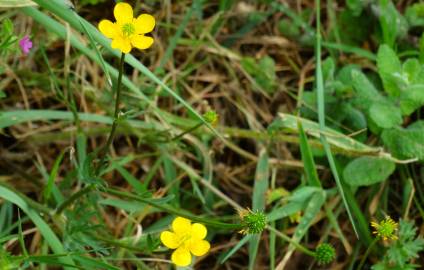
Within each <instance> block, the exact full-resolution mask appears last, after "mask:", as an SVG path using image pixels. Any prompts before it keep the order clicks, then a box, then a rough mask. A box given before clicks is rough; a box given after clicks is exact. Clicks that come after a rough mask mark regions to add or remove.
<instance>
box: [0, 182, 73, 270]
mask: <svg viewBox="0 0 424 270" xmlns="http://www.w3.org/2000/svg"><path fill="white" fill-rule="evenodd" d="M0 197H2V198H3V199H5V200H7V201H10V202H11V203H13V204H16V205H17V206H19V208H20V209H22V211H24V212H25V214H27V215H28V217H29V218H30V219H31V220H32V222H34V224H35V226H37V228H38V229H39V231H40V233H41V235H42V236H43V237H44V239H45V240H46V242H47V243H48V244H49V246H50V248H51V249H52V251H53V252H54V253H56V254H65V248H64V247H63V246H62V243H61V242H60V240H59V238H58V237H57V236H56V234H55V233H54V232H53V230H52V229H51V228H50V227H49V225H48V224H47V223H46V222H45V221H44V220H43V219H42V218H41V217H40V216H39V215H38V213H37V212H36V211H35V210H33V209H32V208H31V207H29V206H28V204H27V203H26V202H25V200H24V199H22V198H21V197H20V196H18V195H17V194H15V193H14V192H13V191H11V190H10V189H8V188H6V187H3V186H0ZM58 260H59V262H61V263H64V264H67V265H71V266H75V263H74V261H73V260H72V258H70V257H69V256H66V257H61V258H58ZM64 269H67V270H71V269H73V268H71V267H65V268H64Z"/></svg>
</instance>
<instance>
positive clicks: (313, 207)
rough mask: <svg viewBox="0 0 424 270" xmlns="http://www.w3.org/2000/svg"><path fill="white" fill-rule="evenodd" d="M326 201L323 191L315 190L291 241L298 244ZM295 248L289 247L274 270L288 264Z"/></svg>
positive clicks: (291, 245)
mask: <svg viewBox="0 0 424 270" xmlns="http://www.w3.org/2000/svg"><path fill="white" fill-rule="evenodd" d="M325 199H326V194H325V191H324V190H322V189H321V190H319V189H318V190H316V191H315V192H314V194H313V195H312V196H311V198H310V199H309V201H308V203H307V205H306V208H305V211H304V213H303V216H302V218H301V219H300V222H299V225H298V226H297V227H296V230H295V232H294V234H293V236H292V241H293V242H295V243H299V242H300V240H302V238H303V237H304V236H305V234H306V233H307V232H308V229H309V227H310V226H311V225H312V222H313V221H314V219H315V217H316V216H317V215H318V214H319V212H320V209H321V207H322V205H323V204H324V202H325ZM294 250H295V246H294V245H293V244H290V245H289V248H288V251H287V253H286V254H285V256H284V258H283V260H282V261H281V262H280V263H279V265H278V266H277V268H276V269H283V268H284V265H285V264H286V263H287V262H288V260H289V258H290V257H291V255H292V254H293V252H294Z"/></svg>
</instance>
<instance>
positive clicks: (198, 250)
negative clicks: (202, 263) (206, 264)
mask: <svg viewBox="0 0 424 270" xmlns="http://www.w3.org/2000/svg"><path fill="white" fill-rule="evenodd" d="M210 248H211V245H210V244H209V242H208V241H206V240H197V241H191V242H190V244H189V249H190V252H191V253H193V254H194V255H195V256H203V255H205V254H206V253H207V252H208V251H209V249H210Z"/></svg>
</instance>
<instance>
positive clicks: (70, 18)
mask: <svg viewBox="0 0 424 270" xmlns="http://www.w3.org/2000/svg"><path fill="white" fill-rule="evenodd" d="M34 2H36V3H37V4H39V5H40V6H41V7H43V8H45V9H46V10H48V11H50V12H52V13H54V14H55V15H56V16H58V17H60V18H62V19H63V20H65V21H66V22H67V23H69V25H70V26H72V27H73V28H74V29H75V30H77V31H80V32H83V29H82V25H81V21H82V22H84V24H85V27H86V30H87V31H88V32H89V33H90V34H91V36H92V38H93V39H94V40H95V41H96V42H98V43H99V44H100V45H102V46H103V47H104V48H105V49H106V50H107V51H109V52H110V53H111V54H112V55H114V56H115V57H118V58H119V57H120V52H119V51H118V50H114V49H112V47H110V40H109V39H107V38H106V37H105V36H103V35H102V34H101V33H100V32H99V31H98V30H97V29H96V28H95V27H94V26H93V25H91V24H90V23H89V22H87V21H86V20H85V19H83V18H81V17H80V16H79V15H78V14H76V13H75V12H74V11H73V10H72V9H70V8H69V7H68V6H67V5H66V4H64V2H63V0H34ZM22 10H23V11H24V13H26V14H28V15H29V16H33V15H35V14H36V13H37V10H36V9H35V8H32V7H25V8H23V9H22ZM38 12H39V11H38ZM39 13H41V12H39ZM43 15H44V14H43ZM37 17H38V19H39V20H37V21H39V22H40V23H42V24H43V25H44V26H45V27H49V28H50V29H51V28H52V27H51V26H47V25H46V23H45V21H46V20H49V21H55V20H53V19H51V18H50V17H49V16H47V15H44V16H41V15H40V14H37ZM55 22H56V21H55ZM56 25H59V27H61V28H64V27H63V25H61V24H60V23H57V22H56ZM64 31H65V30H64V29H62V32H64ZM54 32H57V31H54ZM60 36H61V37H62V38H64V36H63V35H60ZM71 43H73V42H72V37H71ZM73 45H74V44H73ZM79 49H80V48H79ZM85 49H86V48H85ZM87 50H88V51H89V52H90V55H91V56H92V57H93V54H94V53H93V52H92V51H91V50H89V49H86V51H87ZM94 58H95V59H96V60H97V61H98V59H97V57H95V55H94ZM125 62H126V63H128V64H129V65H131V66H132V67H134V68H135V69H137V70H139V71H140V72H141V73H143V74H144V75H145V76H147V77H148V78H149V79H150V80H152V81H153V82H155V83H156V84H158V85H159V86H160V87H161V88H163V89H164V90H165V91H166V92H167V93H168V94H170V95H171V96H172V97H174V98H175V99H176V100H177V101H179V102H180V103H181V104H182V105H183V106H184V107H185V108H186V109H187V110H188V111H190V112H191V113H192V114H193V115H194V116H196V118H198V119H199V120H200V121H202V123H203V124H204V125H205V126H207V127H208V128H209V129H210V130H211V131H212V132H213V133H214V134H215V135H216V136H217V137H219V138H220V139H221V140H223V141H225V139H224V138H223V136H222V135H221V134H220V133H219V132H218V131H217V130H216V129H215V128H214V127H212V126H211V125H210V124H209V123H208V122H207V121H205V119H204V118H203V117H202V116H201V115H200V114H199V113H198V112H197V111H196V110H195V109H194V108H193V107H192V106H191V105H190V104H188V103H187V102H186V101H185V100H184V99H183V98H182V97H180V96H179V95H178V94H177V93H175V92H174V91H173V90H172V89H171V88H169V87H168V86H167V85H166V84H165V83H164V82H162V80H160V79H159V78H158V77H157V76H156V75H155V74H153V73H152V72H151V71H150V70H149V69H148V68H147V67H146V66H144V65H143V64H142V63H141V62H140V61H138V60H137V59H136V58H135V57H134V56H132V55H131V54H128V55H127V57H125ZM112 76H114V74H112ZM137 91H138V92H140V90H139V89H138V88H137ZM144 97H145V96H144ZM145 98H146V99H148V98H147V97H145ZM148 100H149V99H148ZM149 101H150V100H149Z"/></svg>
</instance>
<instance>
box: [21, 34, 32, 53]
mask: <svg viewBox="0 0 424 270" xmlns="http://www.w3.org/2000/svg"><path fill="white" fill-rule="evenodd" d="M19 46H20V47H21V50H22V53H23V54H25V55H28V54H29V50H30V49H31V48H32V41H31V40H30V39H29V37H28V36H27V35H26V36H24V37H23V38H22V39H21V40H19Z"/></svg>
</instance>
